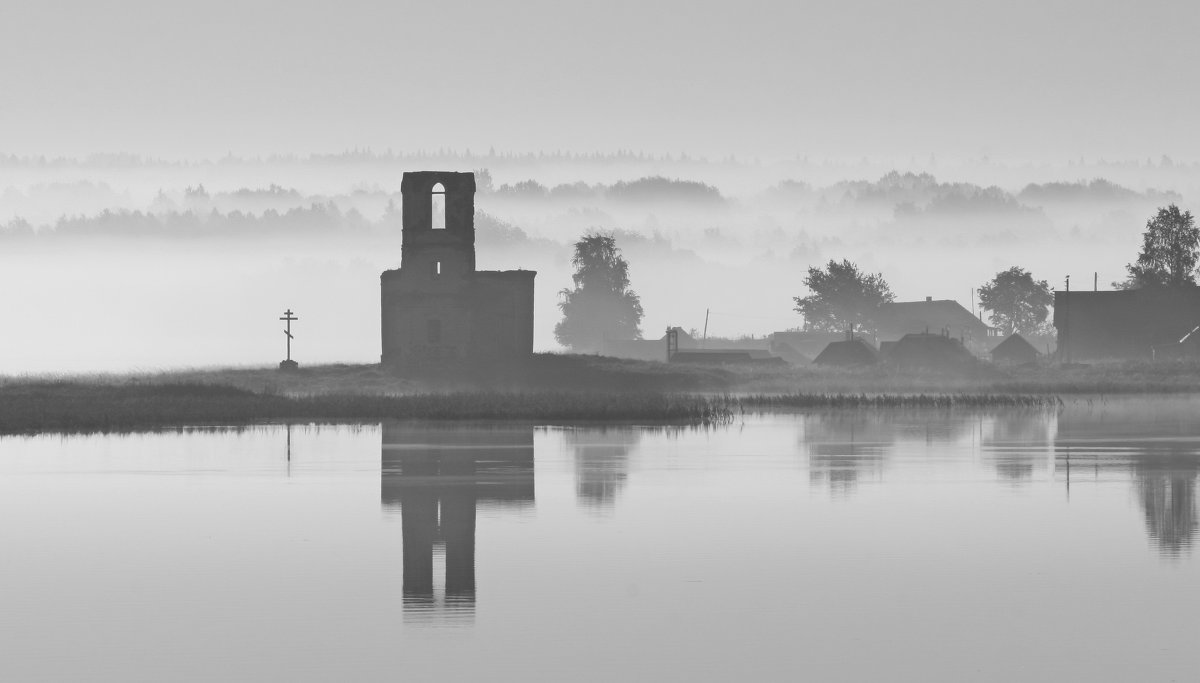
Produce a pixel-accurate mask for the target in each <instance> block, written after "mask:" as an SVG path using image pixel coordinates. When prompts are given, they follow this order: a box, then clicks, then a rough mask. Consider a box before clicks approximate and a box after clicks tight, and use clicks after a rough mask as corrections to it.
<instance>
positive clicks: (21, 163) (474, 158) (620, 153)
mask: <svg viewBox="0 0 1200 683" xmlns="http://www.w3.org/2000/svg"><path fill="white" fill-rule="evenodd" d="M428 162H436V163H443V164H453V165H454V166H455V167H461V166H462V165H463V164H486V163H489V162H491V163H497V162H505V163H538V162H558V163H589V164H604V163H630V162H641V163H685V164H686V163H700V164H708V163H722V164H730V163H739V162H738V160H737V158H736V157H734V156H727V157H722V158H720V159H709V158H708V157H705V156H693V155H689V154H687V153H684V152H681V153H679V154H670V153H667V154H654V153H650V152H645V151H640V150H632V149H619V150H616V151H613V152H572V151H565V150H553V151H538V152H506V151H500V152H497V151H496V149H495V148H491V149H489V150H488V151H486V152H478V151H472V150H470V149H464V150H453V149H446V148H441V149H430V150H425V149H419V150H413V151H400V152H397V151H393V150H391V149H387V150H383V151H376V150H372V149H350V150H346V151H344V152H337V153H333V154H319V153H314V154H271V155H266V156H237V155H232V154H228V155H225V156H223V157H219V158H216V159H189V160H168V159H160V158H157V157H149V156H143V155H140V154H128V153H116V154H90V155H87V156H84V157H64V156H57V157H55V156H50V157H48V156H46V155H44V154H42V155H16V154H0V168H4V167H13V168H29V167H33V168H73V167H74V168H137V167H161V166H166V167H189V166H213V165H217V166H279V165H288V166H291V165H313V166H322V165H346V164H408V165H411V164H414V163H428Z"/></svg>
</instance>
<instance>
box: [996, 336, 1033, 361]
mask: <svg viewBox="0 0 1200 683" xmlns="http://www.w3.org/2000/svg"><path fill="white" fill-rule="evenodd" d="M1038 355H1039V354H1038V350H1037V347H1036V346H1034V345H1033V344H1030V343H1029V341H1028V340H1027V339H1025V337H1022V336H1021V335H1019V334H1017V333H1016V332H1014V333H1012V334H1011V335H1009V337H1008V339H1005V340H1004V341H1002V342H1000V343H999V344H997V345H996V348H994V349H992V359H993V360H994V359H996V358H1028V357H1030V356H1032V357H1034V358H1036V357H1037V356H1038Z"/></svg>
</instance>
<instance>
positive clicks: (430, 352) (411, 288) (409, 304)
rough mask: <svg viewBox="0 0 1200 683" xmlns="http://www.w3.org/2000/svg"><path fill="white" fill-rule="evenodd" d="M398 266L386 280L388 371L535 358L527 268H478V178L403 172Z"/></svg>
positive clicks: (386, 274) (384, 352)
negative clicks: (396, 368)
mask: <svg viewBox="0 0 1200 683" xmlns="http://www.w3.org/2000/svg"><path fill="white" fill-rule="evenodd" d="M400 192H401V195H402V198H403V202H404V205H403V211H402V216H403V226H402V229H403V243H402V247H401V249H402V251H401V257H400V268H399V269H396V270H388V271H384V273H383V274H382V275H381V276H380V284H381V288H382V291H381V297H380V303H381V308H382V310H381V314H382V320H381V322H382V342H383V348H382V354H381V360H382V362H383V363H384V364H385V365H389V366H394V367H401V368H407V369H415V370H419V369H423V368H437V367H442V366H446V365H448V364H457V363H474V364H483V365H486V364H501V363H506V362H511V361H514V360H522V359H524V358H527V357H528V356H529V355H530V354H532V353H533V280H534V276H535V275H536V273H534V272H533V271H528V270H511V271H477V270H476V269H475V174H473V173H452V172H442V171H421V172H415V173H405V174H404V180H403V181H402V182H401V185H400Z"/></svg>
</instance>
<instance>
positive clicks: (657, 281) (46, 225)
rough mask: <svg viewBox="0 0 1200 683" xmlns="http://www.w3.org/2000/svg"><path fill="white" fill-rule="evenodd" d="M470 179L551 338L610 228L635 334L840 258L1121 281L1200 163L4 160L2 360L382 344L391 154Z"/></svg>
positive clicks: (732, 320) (450, 156)
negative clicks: (528, 277) (624, 262)
mask: <svg viewBox="0 0 1200 683" xmlns="http://www.w3.org/2000/svg"><path fill="white" fill-rule="evenodd" d="M422 169H441V170H473V171H475V172H476V174H477V179H478V187H479V190H478V194H477V196H476V219H475V223H476V231H477V243H476V244H477V253H478V267H479V268H480V269H488V270H503V269H512V268H525V269H532V270H536V271H538V276H537V281H536V311H535V348H537V349H538V350H557V349H559V346H558V345H557V343H556V342H555V339H554V335H553V327H554V324H555V323H556V322H557V321H558V320H559V318H560V314H559V311H558V308H557V303H558V300H559V299H558V292H559V291H560V290H562V289H564V288H567V287H569V286H570V282H571V281H570V274H571V265H570V255H571V245H572V243H573V242H574V241H575V240H577V239H579V237H580V236H581V235H583V234H584V233H586V232H588V231H601V232H606V233H611V234H614V235H615V236H616V238H617V244H618V246H619V247H620V248H621V249H622V250H623V253H624V254H625V256H626V258H627V259H628V261H629V264H630V278H631V285H632V287H633V289H634V290H635V291H636V292H637V293H638V294H639V295H640V296H641V299H642V304H643V306H644V308H645V312H646V315H645V319H644V321H643V324H642V332H643V334H644V335H645V336H646V337H647V338H657V337H659V336H661V334H662V331H663V329H664V328H666V327H667V326H669V325H678V326H681V327H683V328H684V329H692V328H694V329H696V330H698V331H702V330H703V327H704V319H705V312H706V310H708V311H709V323H708V332H709V335H710V336H722V337H740V336H744V335H758V336H761V335H764V334H769V333H770V332H773V331H778V330H785V329H792V328H797V327H800V326H802V325H803V319H802V318H801V317H800V315H799V314H798V313H796V312H794V311H793V308H794V302H793V301H792V297H794V296H800V295H803V294H805V293H806V290H805V289H804V287H803V285H802V280H803V276H804V273H805V271H806V269H807V268H808V267H809V266H817V265H821V264H823V263H825V262H826V261H828V260H829V259H843V258H848V259H850V260H852V261H855V262H857V263H858V264H859V265H860V266H861V267H863V268H864V269H866V270H869V271H871V272H880V273H882V274H883V275H884V277H885V278H886V279H887V280H888V282H889V283H891V285H892V288H893V290H894V291H895V293H896V295H897V298H898V300H917V299H922V298H924V297H926V296H932V297H934V298H935V299H955V300H957V301H959V302H960V303H962V304H963V305H964V306H965V307H967V308H968V309H971V310H976V311H977V310H978V309H977V308H972V307H973V305H974V304H973V302H972V301H971V295H972V289H973V288H978V287H979V285H981V284H983V283H984V282H986V281H987V280H988V279H989V278H991V277H992V276H993V275H994V274H995V273H996V272H998V271H999V270H1002V269H1004V268H1007V267H1009V266H1012V265H1018V266H1021V267H1023V268H1026V269H1028V270H1030V271H1032V273H1033V274H1034V276H1035V277H1036V278H1038V279H1046V280H1049V281H1050V282H1051V283H1052V285H1054V286H1055V287H1058V288H1061V287H1062V286H1063V281H1064V278H1065V276H1066V275H1071V276H1072V286H1073V288H1085V289H1090V288H1091V287H1092V285H1093V281H1094V280H1098V282H1099V285H1100V287H1101V288H1107V287H1109V285H1110V284H1111V283H1112V282H1113V281H1116V280H1120V279H1122V278H1123V277H1124V265H1125V264H1126V263H1128V262H1130V261H1131V260H1133V258H1134V255H1135V254H1136V252H1137V248H1138V246H1139V244H1140V239H1141V232H1142V230H1143V227H1144V224H1145V221H1146V219H1147V218H1148V217H1149V216H1150V215H1152V214H1153V212H1154V211H1155V209H1156V208H1157V207H1159V206H1164V205H1166V204H1168V203H1177V204H1179V205H1180V206H1181V207H1182V208H1191V209H1192V210H1196V209H1197V206H1196V204H1195V202H1194V201H1193V198H1194V197H1196V196H1197V191H1198V190H1200V165H1197V164H1188V163H1179V162H1174V161H1172V160H1171V159H1169V158H1159V159H1150V160H1142V161H1138V162H1123V163H1117V162H1102V161H1094V162H1083V163H1080V162H1071V163H1062V164H1049V163H1038V164H1035V163H1025V164H1010V163H1000V162H993V161H989V160H986V159H975V160H963V161H939V160H938V159H936V158H925V159H909V160H907V163H904V162H903V161H902V160H879V161H873V162H872V161H859V162H838V161H828V160H812V159H805V158H803V157H801V158H796V159H791V160H784V161H775V162H763V161H759V160H755V159H738V158H724V159H705V158H700V157H686V156H681V155H675V156H654V155H648V154H644V153H643V154H639V153H621V154H611V155H602V154H592V155H573V154H502V153H485V154H467V153H466V152H462V153H449V152H445V153H424V154H416V153H414V154H410V155H401V154H391V153H385V152H380V153H373V152H366V151H358V152H347V153H345V154H340V155H311V156H303V157H273V158H262V159H257V158H237V157H227V158H223V159H219V160H217V161H192V162H162V161H156V160H153V159H148V158H141V157H135V156H129V155H125V156H104V157H92V158H85V159H82V160H75V159H43V158H30V157H16V156H9V157H6V158H4V159H3V160H0V197H2V201H0V286H2V287H3V288H4V291H5V292H8V293H9V295H8V296H6V297H5V299H4V304H3V308H4V310H3V311H2V313H3V318H4V321H5V328H6V330H7V331H6V334H4V335H3V336H2V337H0V372H5V373H24V372H60V371H125V370H133V369H146V370H148V369H158V368H170V367H186V366H204V365H246V364H270V363H273V362H276V361H278V360H279V359H280V358H282V354H283V338H282V334H281V332H280V331H279V327H280V323H278V321H277V318H278V317H279V316H280V315H281V314H282V312H283V310H284V309H285V308H291V309H292V310H294V311H296V312H297V315H298V316H299V317H300V321H299V322H298V323H296V325H295V328H294V330H295V334H296V342H295V345H294V355H295V357H296V358H297V359H300V360H301V361H303V362H306V363H315V362H332V361H349V362H377V361H378V357H379V274H380V273H381V272H382V271H383V270H385V269H388V268H395V267H397V266H398V265H399V261H400V241H401V240H400V227H401V226H400V213H399V212H400V206H401V197H400V192H399V189H400V188H399V185H400V179H401V177H402V174H403V173H404V172H405V171H412V170H422Z"/></svg>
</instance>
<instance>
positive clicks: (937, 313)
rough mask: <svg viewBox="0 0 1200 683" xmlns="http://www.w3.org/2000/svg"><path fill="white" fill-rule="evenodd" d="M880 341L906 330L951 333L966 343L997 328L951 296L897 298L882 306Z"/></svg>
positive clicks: (893, 338) (977, 341)
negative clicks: (913, 299) (917, 298)
mask: <svg viewBox="0 0 1200 683" xmlns="http://www.w3.org/2000/svg"><path fill="white" fill-rule="evenodd" d="M876 328H877V334H878V335H879V340H880V341H896V340H898V339H900V338H901V337H903V336H904V335H906V334H918V333H925V332H929V333H933V334H943V333H944V334H948V335H949V336H951V337H954V338H956V339H960V340H962V341H963V342H964V343H965V344H981V343H983V341H984V340H985V339H986V338H987V337H988V336H990V335H992V334H994V330H993V329H992V328H991V327H989V326H988V325H987V324H986V323H984V322H983V321H982V320H980V319H979V318H977V317H975V316H973V315H971V312H970V311H968V310H967V309H965V308H963V306H962V304H960V303H958V302H957V301H953V300H951V299H941V300H938V301H934V300H933V297H926V298H925V300H924V301H893V302H892V303H888V304H884V305H883V306H882V307H881V308H880V309H879V315H878V316H877V319H876Z"/></svg>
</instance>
